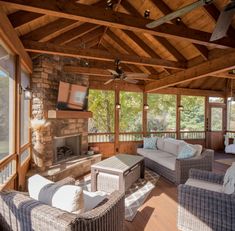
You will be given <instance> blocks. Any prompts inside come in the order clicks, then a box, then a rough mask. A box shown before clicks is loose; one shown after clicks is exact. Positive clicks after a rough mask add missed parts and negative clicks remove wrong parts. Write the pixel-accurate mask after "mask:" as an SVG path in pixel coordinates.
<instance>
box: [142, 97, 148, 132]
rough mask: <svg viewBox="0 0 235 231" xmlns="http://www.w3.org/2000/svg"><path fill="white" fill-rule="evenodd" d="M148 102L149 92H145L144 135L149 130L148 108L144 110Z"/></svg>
mask: <svg viewBox="0 0 235 231" xmlns="http://www.w3.org/2000/svg"><path fill="white" fill-rule="evenodd" d="M147 104H148V95H147V93H144V92H143V109H142V110H143V111H142V112H143V115H142V116H143V118H142V129H143V136H146V134H147V131H148V110H144V105H147Z"/></svg>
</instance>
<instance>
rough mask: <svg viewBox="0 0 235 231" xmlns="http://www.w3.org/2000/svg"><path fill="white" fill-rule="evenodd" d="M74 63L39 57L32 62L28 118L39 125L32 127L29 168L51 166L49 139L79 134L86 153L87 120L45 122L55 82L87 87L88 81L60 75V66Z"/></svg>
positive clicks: (52, 106) (52, 102) (54, 101)
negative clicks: (30, 115) (29, 114)
mask: <svg viewBox="0 0 235 231" xmlns="http://www.w3.org/2000/svg"><path fill="white" fill-rule="evenodd" d="M78 62H79V60H77V59H71V58H69V59H67V58H63V57H58V56H49V55H41V56H39V57H38V58H36V59H35V60H34V62H33V67H34V68H33V74H32V90H33V100H32V118H33V119H34V120H35V121H36V124H37V123H38V124H39V125H36V126H32V130H33V132H32V144H33V148H32V157H33V166H34V167H38V168H40V169H41V170H45V169H47V168H48V167H49V166H51V165H52V164H53V163H54V162H55V159H54V157H55V153H54V147H53V138H54V137H62V136H70V135H75V134H81V151H80V155H84V154H85V153H86V152H87V149H88V119H72V118H71V119H47V117H46V114H47V113H46V112H47V111H48V110H55V109H56V104H57V96H58V88H59V82H60V81H64V82H68V83H72V84H80V85H83V86H88V77H87V76H82V75H78V74H69V73H65V72H64V71H63V65H66V64H74V65H76V64H78Z"/></svg>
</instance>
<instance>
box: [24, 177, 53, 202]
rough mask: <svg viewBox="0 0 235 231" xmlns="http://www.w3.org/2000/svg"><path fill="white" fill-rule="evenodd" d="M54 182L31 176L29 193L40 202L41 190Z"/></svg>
mask: <svg viewBox="0 0 235 231" xmlns="http://www.w3.org/2000/svg"><path fill="white" fill-rule="evenodd" d="M52 183H53V181H51V180H48V179H46V178H45V177H42V176H40V175H38V174H36V175H33V176H31V177H30V178H29V179H28V191H29V196H30V197H31V198H33V199H35V200H38V195H39V192H40V190H41V189H42V188H43V187H45V186H46V185H48V184H52Z"/></svg>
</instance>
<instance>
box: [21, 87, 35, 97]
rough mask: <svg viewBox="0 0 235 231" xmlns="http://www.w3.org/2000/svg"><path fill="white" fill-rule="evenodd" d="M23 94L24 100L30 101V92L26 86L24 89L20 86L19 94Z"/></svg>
mask: <svg viewBox="0 0 235 231" xmlns="http://www.w3.org/2000/svg"><path fill="white" fill-rule="evenodd" d="M22 93H24V99H25V100H31V99H32V90H31V89H30V88H29V87H28V86H27V87H26V88H24V87H22V86H20V94H22Z"/></svg>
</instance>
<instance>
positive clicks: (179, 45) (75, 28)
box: [0, 0, 235, 91]
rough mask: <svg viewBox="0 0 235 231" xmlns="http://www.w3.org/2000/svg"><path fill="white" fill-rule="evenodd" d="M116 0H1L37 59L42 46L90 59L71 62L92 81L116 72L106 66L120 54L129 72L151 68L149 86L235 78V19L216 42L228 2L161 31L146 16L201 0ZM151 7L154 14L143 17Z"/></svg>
mask: <svg viewBox="0 0 235 231" xmlns="http://www.w3.org/2000/svg"><path fill="white" fill-rule="evenodd" d="M111 2H112V3H113V8H112V9H106V8H107V1H106V0H105V1H102V0H101V1H99V0H80V1H73V0H66V1H65V0H59V1H55V0H47V1H42V0H40V1H39V0H32V1H29V0H10V1H1V0H0V6H1V7H2V10H3V11H4V12H5V14H6V15H7V17H8V19H9V21H10V22H11V25H12V27H13V28H14V30H15V32H16V34H17V35H18V37H19V38H20V40H21V41H22V43H23V45H24V47H25V49H26V50H27V51H28V52H30V55H31V57H32V58H33V57H35V54H38V53H52V54H59V55H65V56H70V57H80V58H83V59H85V60H87V61H88V63H89V66H88V67H83V69H82V68H80V67H66V69H67V71H73V72H74V71H75V72H78V73H91V74H92V76H91V77H90V78H91V79H93V80H97V79H99V80H100V81H106V80H107V79H108V78H110V77H109V76H108V75H107V72H106V74H105V69H106V68H109V69H110V68H111V69H113V68H114V64H113V60H114V59H115V58H120V59H121V60H122V61H123V62H122V67H123V69H125V70H126V71H129V72H138V73H140V72H141V73H142V72H144V73H147V74H149V75H150V76H149V79H150V80H149V81H146V82H145V83H144V84H145V85H146V90H148V91H152V90H155V89H161V88H164V87H168V86H174V85H176V87H180V88H192V89H210V90H224V89H225V88H226V86H227V85H228V84H229V82H228V81H229V80H228V79H232V78H235V75H228V74H227V73H228V70H229V69H233V68H235V58H234V57H235V53H234V51H233V48H235V30H234V27H233V26H234V25H235V20H233V22H232V24H231V26H230V28H229V30H228V36H227V37H226V38H224V39H221V40H219V41H215V42H213V43H210V42H209V37H210V34H211V32H212V31H213V29H214V27H215V23H216V20H217V18H218V16H219V13H220V11H221V10H222V9H223V7H224V6H225V5H226V4H227V3H228V2H229V1H227V0H215V1H214V3H212V4H210V5H208V6H205V7H201V8H198V9H196V10H193V11H192V12H190V13H188V14H186V15H184V16H182V17H181V22H177V21H176V20H172V21H171V22H169V23H168V24H164V25H162V26H159V27H157V28H156V29H154V30H148V29H147V28H146V27H145V24H146V22H148V21H150V20H153V19H157V18H159V17H162V16H163V15H166V14H169V13H171V12H172V11H174V10H176V9H179V8H181V7H182V6H185V5H187V4H190V3H192V2H195V0H177V1H171V0H112V1H111ZM84 5H85V6H84ZM147 9H148V10H150V18H149V19H145V18H144V17H143V15H144V12H145V10H147ZM3 11H2V12H3ZM226 58H229V59H230V60H229V62H226ZM76 68H77V69H76ZM101 69H104V70H101ZM202 69H203V71H202ZM220 70H221V74H218V72H220ZM186 80H187V81H186ZM174 81H175V82H174ZM142 83H143V82H142ZM175 83H176V84H175Z"/></svg>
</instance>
